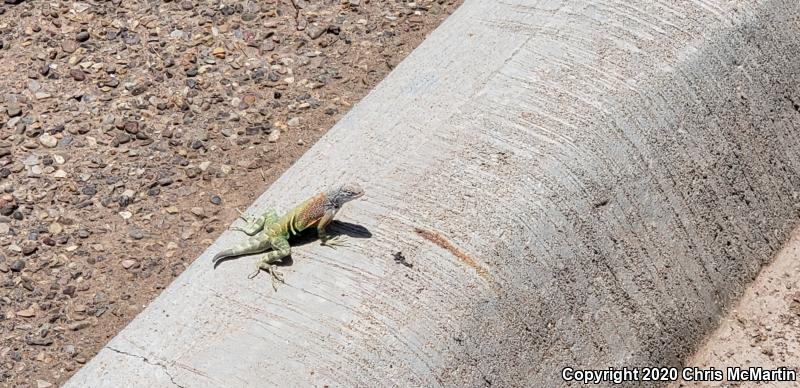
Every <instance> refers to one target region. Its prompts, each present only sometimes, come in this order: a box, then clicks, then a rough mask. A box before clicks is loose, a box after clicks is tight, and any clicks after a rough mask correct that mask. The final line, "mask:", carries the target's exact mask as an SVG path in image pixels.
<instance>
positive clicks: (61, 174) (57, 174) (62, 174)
mask: <svg viewBox="0 0 800 388" xmlns="http://www.w3.org/2000/svg"><path fill="white" fill-rule="evenodd" d="M53 177H54V178H59V179H60V178H66V177H67V172H66V171H64V170H56V172H54V173H53Z"/></svg>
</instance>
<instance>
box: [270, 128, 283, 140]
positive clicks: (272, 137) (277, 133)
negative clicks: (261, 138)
mask: <svg viewBox="0 0 800 388" xmlns="http://www.w3.org/2000/svg"><path fill="white" fill-rule="evenodd" d="M280 137H281V131H280V130H279V129H273V130H272V132H270V133H269V136H267V141H268V142H270V143H275V142H277V141H278V139H279V138H280Z"/></svg>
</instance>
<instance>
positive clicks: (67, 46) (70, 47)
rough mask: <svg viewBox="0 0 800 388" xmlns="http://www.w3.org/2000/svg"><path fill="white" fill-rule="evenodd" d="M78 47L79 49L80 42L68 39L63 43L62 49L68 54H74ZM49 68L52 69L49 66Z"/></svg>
mask: <svg viewBox="0 0 800 388" xmlns="http://www.w3.org/2000/svg"><path fill="white" fill-rule="evenodd" d="M77 49H78V44H77V43H75V42H74V41H72V40H66V41H64V42H62V43H61V50H63V51H64V52H65V53H67V54H72V53H74V52H75V50H77ZM47 69H48V70H50V68H49V67H48V68H47Z"/></svg>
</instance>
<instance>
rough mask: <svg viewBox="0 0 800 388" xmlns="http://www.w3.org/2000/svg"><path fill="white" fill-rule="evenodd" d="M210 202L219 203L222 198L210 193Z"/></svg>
mask: <svg viewBox="0 0 800 388" xmlns="http://www.w3.org/2000/svg"><path fill="white" fill-rule="evenodd" d="M211 203H213V204H214V205H219V204H220V203H222V199H221V198H220V197H219V195H212V196H211Z"/></svg>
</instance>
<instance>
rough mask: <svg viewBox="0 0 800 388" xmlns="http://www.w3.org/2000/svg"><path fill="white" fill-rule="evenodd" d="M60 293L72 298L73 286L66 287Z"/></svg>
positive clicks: (73, 293)
mask: <svg viewBox="0 0 800 388" xmlns="http://www.w3.org/2000/svg"><path fill="white" fill-rule="evenodd" d="M61 293H62V294H64V295H68V296H73V295H75V286H73V285H69V286H66V287H64V288H63V289H62V290H61Z"/></svg>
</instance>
